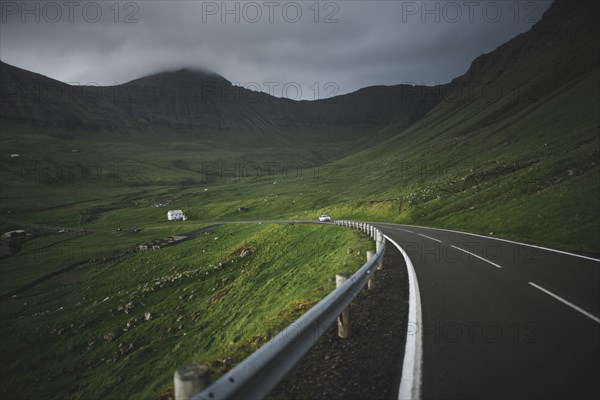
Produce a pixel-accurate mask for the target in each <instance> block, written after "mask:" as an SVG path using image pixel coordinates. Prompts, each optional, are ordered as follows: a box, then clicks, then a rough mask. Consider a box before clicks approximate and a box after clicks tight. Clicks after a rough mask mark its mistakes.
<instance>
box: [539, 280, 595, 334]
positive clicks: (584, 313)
mask: <svg viewBox="0 0 600 400" xmlns="http://www.w3.org/2000/svg"><path fill="white" fill-rule="evenodd" d="M529 284H530V285H531V286H533V287H534V288H536V289H539V290H541V291H542V292H544V293H546V294H547V295H549V296H552V297H554V298H555V299H556V300H558V301H562V302H563V303H565V304H566V305H568V306H569V307H571V308H572V309H574V310H576V311H579V312H580V313H582V314H583V315H585V316H586V317H588V318H591V319H592V320H594V321H596V322H597V323H599V324H600V318H598V317H596V316H595V315H593V314H591V313H589V312H587V311H585V310H584V309H583V308H581V307H577V306H576V305H575V304H573V303H571V302H570V301H567V300H565V299H563V298H562V297H560V296H558V295H556V294H554V293H552V292H551V291H549V290H548V289H544V288H543V287H541V286H540V285H536V284H535V283H533V282H529Z"/></svg>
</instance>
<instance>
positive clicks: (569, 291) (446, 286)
mask: <svg viewBox="0 0 600 400" xmlns="http://www.w3.org/2000/svg"><path fill="white" fill-rule="evenodd" d="M374 225H376V226H377V227H378V228H379V229H381V230H382V232H383V233H384V234H385V235H387V236H388V237H389V238H390V239H392V240H393V241H395V242H397V243H398V244H399V245H401V246H402V247H403V248H404V249H405V250H406V252H407V253H408V255H409V257H410V259H411V261H412V263H413V265H414V270H415V272H416V277H417V280H418V286H419V292H420V300H421V312H422V323H421V325H422V326H418V327H416V326H414V324H413V325H411V322H414V321H409V329H408V332H409V334H414V332H419V333H420V334H421V335H422V343H423V345H422V351H423V353H422V354H423V359H422V372H421V374H422V386H421V397H422V398H424V399H465V398H469V399H486V398H599V397H600V383H599V377H600V319H599V316H600V295H599V293H600V261H599V260H595V259H593V258H588V257H583V256H577V255H571V254H568V253H562V252H556V251H550V250H544V249H541V248H535V247H531V246H527V245H523V244H518V243H513V242H508V241H502V240H498V239H493V238H487V237H480V236H477V235H470V234H465V233H459V232H451V231H444V230H437V229H430V228H422V227H413V226H406V225H394V224H378V223H376V224H374Z"/></svg>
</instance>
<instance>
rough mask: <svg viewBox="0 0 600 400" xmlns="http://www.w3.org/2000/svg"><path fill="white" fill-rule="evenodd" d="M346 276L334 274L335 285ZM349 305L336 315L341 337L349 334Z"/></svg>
mask: <svg viewBox="0 0 600 400" xmlns="http://www.w3.org/2000/svg"><path fill="white" fill-rule="evenodd" d="M347 280H348V278H347V277H346V276H344V275H336V276H335V287H336V288H339V287H340V286H342V285H343V284H344V282H346V281H347ZM348 308H349V307H346V309H345V310H344V311H342V314H341V315H340V316H338V336H339V337H341V338H342V339H346V338H348V336H350V310H349V309H348Z"/></svg>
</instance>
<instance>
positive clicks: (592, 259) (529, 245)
mask: <svg viewBox="0 0 600 400" xmlns="http://www.w3.org/2000/svg"><path fill="white" fill-rule="evenodd" d="M371 224H386V223H385V222H384V223H381V222H371ZM389 225H401V226H412V227H415V228H423V229H433V230H436V231H446V232H453V233H461V234H463V235H471V236H477V237H480V238H485V239H492V240H500V241H501V242H508V243H513V244H519V245H521V246H528V247H533V248H536V249H540V250H546V251H553V252H555V253H560V254H566V255H568V256H574V257H580V258H585V259H586V260H591V261H596V262H600V259H599V258H594V257H588V256H583V255H581V254H575V253H569V252H568V251H562V250H556V249H550V248H548V247H542V246H536V245H534V244H527V243H521V242H516V241H514V240H508V239H500V238H496V237H493V236H485V235H479V234H477V233H471V232H463V231H454V230H452V229H442V228H430V227H428V226H419V225H406V224H389Z"/></svg>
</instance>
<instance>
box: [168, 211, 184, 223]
mask: <svg viewBox="0 0 600 400" xmlns="http://www.w3.org/2000/svg"><path fill="white" fill-rule="evenodd" d="M184 216H185V214H184V213H183V211H181V210H170V211H168V212H167V219H168V220H169V221H179V220H182V219H183V218H184Z"/></svg>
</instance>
